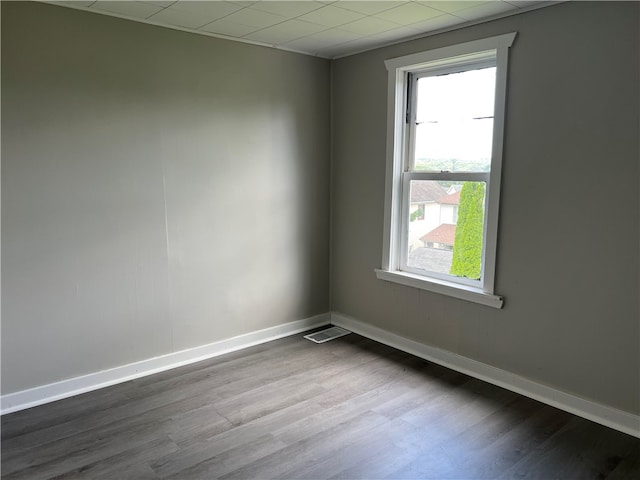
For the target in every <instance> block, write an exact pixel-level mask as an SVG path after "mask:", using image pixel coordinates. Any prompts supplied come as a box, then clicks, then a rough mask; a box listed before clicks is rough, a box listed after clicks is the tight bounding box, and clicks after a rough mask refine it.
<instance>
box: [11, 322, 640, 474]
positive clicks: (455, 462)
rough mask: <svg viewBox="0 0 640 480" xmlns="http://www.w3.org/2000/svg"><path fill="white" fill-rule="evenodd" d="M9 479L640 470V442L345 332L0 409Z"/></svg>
mask: <svg viewBox="0 0 640 480" xmlns="http://www.w3.org/2000/svg"><path fill="white" fill-rule="evenodd" d="M1 455H2V462H1V467H2V478H3V479H7V480H9V479H29V480H37V479H50V478H55V479H60V480H62V479H65V480H70V479H115V480H120V479H210V478H221V479H228V480H231V479H269V478H273V479H330V478H331V479H494V478H495V479H552V478H558V479H572V478H576V479H606V480H620V479H640V439H637V438H634V437H632V436H629V435H626V434H623V433H620V432H617V431H615V430H612V429H609V428H606V427H603V426H601V425H598V424H595V423H593V422H590V421H588V420H585V419H582V418H579V417H576V416H574V415H571V414H569V413H566V412H563V411H560V410H557V409H555V408H552V407H549V406H547V405H544V404H541V403H539V402H536V401H535V400H531V399H529V398H526V397H523V396H521V395H518V394H516V393H513V392H510V391H507V390H504V389H502V388H499V387H496V386H493V385H490V384H488V383H485V382H482V381H480V380H477V379H474V378H471V377H468V376H466V375H463V374H460V373H457V372H454V371H452V370H448V369H446V368H443V367H440V366H438V365H434V364H431V363H429V362H426V361H424V360H421V359H418V358H416V357H413V356H411V355H409V354H405V353H403V352H399V351H397V350H395V349H393V348H390V347H387V346H385V345H381V344H379V343H376V342H373V341H371V340H368V339H365V338H363V337H360V336H358V335H355V334H351V335H348V336H345V337H342V338H339V339H336V340H333V341H331V342H328V343H325V344H320V345H318V344H314V343H311V342H309V341H307V340H304V339H303V338H302V335H295V336H292V337H287V338H283V339H280V340H276V341H274V342H270V343H267V344H262V345H259V346H256V347H252V348H249V349H246V350H243V351H240V352H234V353H231V354H228V355H224V356H221V357H217V358H214V359H211V360H208V361H204V362H199V363H197V364H192V365H187V366H184V367H180V368H177V369H174V370H171V371H168V372H163V373H159V374H156V375H152V376H148V377H145V378H141V379H137V380H133V381H130V382H126V383H123V384H119V385H115V386H113V387H109V388H106V389H102V390H99V391H95V392H91V393H87V394H84V395H79V396H77V397H73V398H69V399H66V400H61V401H58V402H54V403H51V404H48V405H43V406H40V407H36V408H32V409H29V410H24V411H21V412H16V413H13V414H9V415H5V416H3V417H2V443H1Z"/></svg>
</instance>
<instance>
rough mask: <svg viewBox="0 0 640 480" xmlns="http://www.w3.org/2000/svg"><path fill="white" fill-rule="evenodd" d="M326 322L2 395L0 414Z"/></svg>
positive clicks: (309, 321) (314, 320)
mask: <svg viewBox="0 0 640 480" xmlns="http://www.w3.org/2000/svg"><path fill="white" fill-rule="evenodd" d="M329 319H330V315H329V313H324V314H321V315H316V316H314V317H311V318H306V319H304V320H297V321H295V322H290V323H285V324H282V325H277V326H275V327H270V328H265V329H264V330H258V331H257V332H251V333H247V334H244V335H239V336H237V337H232V338H228V339H226V340H221V341H219V342H214V343H209V344H207V345H202V346H200V347H195V348H190V349H187V350H182V351H179V352H174V353H169V354H167V355H162V356H160V357H155V358H150V359H147V360H142V361H140V362H135V363H130V364H128V365H122V366H120V367H115V368H111V369H109V370H103V371H100V372H95V373H90V374H88V375H83V376H81V377H74V378H69V379H67V380H62V381H60V382H55V383H50V384H47V385H42V386H39V387H35V388H30V389H28V390H22V391H20V392H15V393H9V394H7V395H2V396H1V397H0V405H1V410H0V414H1V415H5V414H7V413H12V412H17V411H19V410H24V409H26V408H31V407H35V406H37V405H42V404H45V403H49V402H54V401H56V400H62V399H63V398H68V397H72V396H74V395H79V394H81V393H86V392H90V391H92V390H98V389H99V388H104V387H108V386H110V385H115V384H117V383H122V382H126V381H128V380H133V379H135V378H139V377H144V376H146V375H151V374H153V373H158V372H163V371H165V370H170V369H172V368H176V367H181V366H183V365H188V364H190V363H195V362H199V361H201V360H206V359H209V358H212V357H217V356H219V355H224V354H225V353H230V352H234V351H236V350H241V349H243V348H247V347H251V346H254V345H258V344H261V343H265V342H270V341H272V340H276V339H278V338H282V337H286V336H288V335H294V334H296V333H300V332H304V331H306V330H309V329H312V328H315V327H320V326H323V325H327V324H329Z"/></svg>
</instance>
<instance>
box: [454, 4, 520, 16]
mask: <svg viewBox="0 0 640 480" xmlns="http://www.w3.org/2000/svg"><path fill="white" fill-rule="evenodd" d="M511 10H517V8H516V7H514V6H513V5H510V4H508V3H505V2H489V3H485V4H483V5H478V6H476V7H471V8H465V9H464V10H458V11H457V12H454V15H455V16H456V17H460V18H464V19H465V20H479V19H481V18H486V17H490V16H492V15H498V14H499V13H505V12H508V11H511Z"/></svg>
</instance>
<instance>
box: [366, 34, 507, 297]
mask: <svg viewBox="0 0 640 480" xmlns="http://www.w3.org/2000/svg"><path fill="white" fill-rule="evenodd" d="M515 37H516V33H509V34H505V35H499V36H497V37H490V38H485V39H481V40H475V41H472V42H467V43H463V44H459V45H453V46H450V47H444V48H439V49H435V50H431V51H425V52H420V53H416V54H412V55H407V56H405V57H399V58H394V59H390V60H387V61H385V64H386V66H387V70H388V71H389V97H388V98H389V109H388V112H389V113H388V142H387V159H388V160H387V185H386V189H385V222H384V223H385V235H384V242H383V247H384V249H383V257H382V268H380V269H376V274H377V276H378V278H380V279H383V280H387V281H392V282H396V283H401V284H404V285H409V286H413V287H417V288H421V289H425V290H431V291H434V292H437V293H442V294H445V295H451V296H454V297H457V298H462V299H465V300H470V301H473V302H477V303H481V304H484V305H489V306H493V307H497V308H500V307H501V306H502V303H503V300H502V297H500V296H497V295H495V294H494V292H493V289H494V276H495V260H496V246H497V226H498V221H497V220H498V206H499V194H500V177H501V166H502V138H503V130H504V109H505V100H506V76H507V60H508V49H509V47H510V46H511V45H512V44H513V41H514V39H515ZM474 75H475V76H478V77H477V78H480V77H484V78H485V79H489V81H488V82H483V81H480V80H478V81H476V82H467V86H466V87H463V88H459V89H458V90H459V92H458V94H457V95H453V96H452V95H451V94H448V93H446V92H443V91H439V86H438V83H440V82H444V83H447V82H448V83H455V82H453V79H456V82H457V81H458V80H457V78H459V79H460V80H461V81H462V80H464V78H465V77H467V78H470V77H472V76H474ZM447 77H449V78H447ZM463 83H464V82H463ZM485 84H488V85H490V86H489V87H484V86H483V85H485ZM491 84H493V86H491ZM423 86H424V87H423ZM427 90H428V92H427ZM454 90H455V89H454ZM479 91H481V92H483V93H478V92H479ZM425 92H426V93H425ZM487 92H488V93H487ZM470 96H471V97H479V98H475V99H473V100H470ZM465 98H466V101H465V100H464V99H465ZM458 100H459V102H458V103H459V104H460V106H459V107H458V106H455V108H454V106H453V105H454V102H457V101H458ZM421 102H422V103H421ZM423 104H424V105H428V106H429V107H426V108H422V106H421V105H423ZM442 105H444V107H442ZM447 105H450V106H452V108H450V109H448V110H447V108H446V106H447ZM423 110H424V111H423ZM492 110H493V112H492ZM461 125H463V126H465V125H466V127H465V128H462V129H463V130H464V131H465V132H466V135H465V136H466V138H467V139H475V140H474V142H475V145H474V147H473V148H469V145H470V144H471V143H473V142H470V141H467V142H466V143H465V144H461V142H453V143H452V142H451V141H449V142H447V141H440V140H439V139H443V138H446V137H449V138H451V137H453V138H459V137H460V134H459V133H458V132H459V131H460V129H461V127H460V126H461ZM452 132H453V133H452ZM488 132H490V133H488ZM424 138H426V139H427V143H426V145H425V140H424ZM434 138H435V141H433V140H434ZM429 139H431V140H432V141H431V142H429ZM479 139H481V140H479ZM447 143H448V144H449V145H450V146H449V147H447ZM424 152H427V154H426V155H425V153H424ZM421 182H432V183H436V184H438V185H441V186H451V185H456V186H457V187H456V188H461V186H462V185H465V184H468V183H470V184H472V185H480V184H481V185H482V186H483V193H484V197H483V198H482V202H481V203H482V209H483V211H482V221H481V229H482V243H481V248H482V255H481V268H480V275H479V278H476V277H478V275H477V273H469V274H465V275H464V276H458V275H452V274H451V269H450V271H449V273H446V272H442V271H437V269H436V268H435V267H428V268H424V265H422V264H420V261H419V260H418V259H417V255H416V252H415V251H413V250H412V249H411V247H410V243H411V242H415V236H416V234H415V232H413V231H411V232H410V224H411V223H412V222H416V221H419V220H418V219H419V218H420V221H426V220H427V219H428V218H430V217H429V210H428V209H429V208H430V207H429V204H428V203H426V202H424V207H422V208H423V209H424V210H423V211H421V212H420V213H419V214H417V213H416V211H417V206H416V202H417V200H419V199H416V198H411V192H412V191H415V190H418V189H419V188H420V187H419V185H421ZM414 197H415V195H414ZM431 208H432V207H431ZM446 208H447V211H446V212H444V209H445V207H444V206H443V208H442V210H443V211H442V212H441V213H440V220H439V222H440V223H439V225H442V224H445V223H448V224H450V225H451V224H453V225H456V227H455V228H456V231H457V230H458V228H459V225H460V222H461V217H462V216H463V212H462V211H461V209H460V205H457V206H453V207H452V208H449V207H446ZM423 212H424V218H422V217H423ZM432 213H433V212H432ZM434 215H435V214H434ZM456 217H457V218H456ZM446 219H449V220H446ZM454 219H455V220H454ZM449 222H451V223H449ZM462 222H463V223H464V220H462ZM475 230H476V231H477V230H478V229H477V227H476V229H475ZM434 235H435V237H434V238H431V237H429V238H427V241H428V242H429V244H428V245H427V246H429V247H436V246H437V247H440V249H441V250H446V248H448V247H447V245H448V244H447V243H446V242H435V241H433V240H434V239H438V238H440V239H443V238H444V237H447V238H446V239H448V241H449V242H450V240H451V238H450V237H451V235H452V232H451V228H450V227H443V228H442V229H440V231H436V232H435V233H434ZM438 235H441V236H440V237H438ZM454 235H455V234H454ZM423 236H424V235H423ZM443 236H444V237H443ZM436 244H438V245H436ZM454 245H455V241H454ZM453 248H454V247H453V246H451V249H452V250H453ZM452 263H453V261H452ZM443 269H446V267H443V268H441V270H443ZM454 273H455V272H454Z"/></svg>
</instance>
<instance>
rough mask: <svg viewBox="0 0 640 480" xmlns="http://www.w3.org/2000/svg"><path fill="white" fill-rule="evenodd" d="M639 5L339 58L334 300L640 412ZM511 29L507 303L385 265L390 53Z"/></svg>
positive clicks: (519, 22) (503, 225)
mask: <svg viewBox="0 0 640 480" xmlns="http://www.w3.org/2000/svg"><path fill="white" fill-rule="evenodd" d="M638 10H639V5H638V3H636V2H633V3H631V2H630V3H609V2H577V3H574V2H571V3H566V4H561V5H557V6H552V7H549V8H545V9H542V10H539V11H534V12H530V13H527V14H523V15H518V16H515V17H511V18H506V19H502V20H499V21H494V22H490V23H486V24H483V25H478V26H474V27H471V28H466V29H462V30H458V31H455V32H449V33H446V34H442V35H438V36H434V37H431V38H424V39H420V40H417V41H412V42H408V43H404V44H400V45H396V46H392V47H387V48H383V49H379V50H375V51H372V52H368V53H364V54H360V55H356V56H352V57H348V58H345V59H341V60H339V61H336V62H335V63H334V65H333V67H334V68H333V89H334V113H333V119H332V122H333V124H332V125H333V127H332V128H333V136H334V152H333V165H332V191H333V193H332V286H331V290H332V291H331V295H332V310H334V311H338V312H341V313H344V314H347V315H350V316H353V317H355V318H356V319H359V320H361V321H365V322H369V323H371V324H373V325H375V326H377V327H380V328H383V329H386V330H388V331H391V332H393V333H396V334H398V335H401V336H404V337H408V338H411V339H414V340H417V341H420V342H423V343H425V344H428V345H433V346H436V347H439V348H442V349H446V350H449V351H452V352H455V353H458V354H461V355H464V356H466V357H470V358H472V359H475V360H478V361H481V362H485V363H487V364H490V365H493V366H496V367H499V368H502V369H505V370H507V371H510V372H513V373H516V374H519V375H522V376H524V377H527V378H529V379H531V380H534V381H537V382H540V383H542V384H546V385H550V386H552V387H555V388H558V389H560V390H563V391H567V392H570V393H573V394H577V395H579V396H581V397H584V398H587V399H591V400H594V401H597V402H600V403H603V404H606V405H609V406H612V407H615V408H619V409H622V410H625V411H629V412H632V413H636V414H638V413H640V391H639V390H640V387H639V382H640V352H639V339H640V330H639V312H638V292H639V285H638V273H639V258H638V251H639V249H638V246H639V238H638V228H639V225H638V215H639V208H638V207H639V202H638V198H639V197H638V193H639V188H638V187H639V185H638V179H639V172H638V163H639V151H638V132H639V123H638V110H639V98H638V85H639V84H640V78H639V75H638V58H639V45H640V41H639V40H640V39H639V37H638V23H639V12H638ZM511 31H517V32H518V37H517V38H516V42H515V44H514V46H513V48H512V49H511V55H510V71H509V75H510V78H509V88H508V107H507V117H506V133H505V135H506V141H505V142H506V143H505V150H504V171H503V185H502V187H503V188H502V198H501V200H502V202H501V214H500V229H499V238H498V241H499V245H498V265H497V273H496V291H497V293H498V294H501V295H504V297H505V306H504V309H503V310H495V309H492V308H489V307H484V306H480V305H476V304H473V303H468V302H465V301H462V300H457V299H453V298H449V297H444V296H440V295H437V294H433V293H429V292H425V291H419V290H417V289H413V288H409V287H404V286H401V285H397V284H392V283H388V282H383V281H381V280H377V279H376V277H375V274H374V271H373V269H374V268H376V267H379V266H380V262H381V255H382V230H383V208H384V185H385V183H384V172H385V141H386V88H387V76H386V71H385V67H384V63H383V61H384V60H385V59H387V58H393V57H398V56H402V55H407V54H410V53H415V52H418V51H421V50H426V49H431V48H437V47H441V46H446V45H450V44H454V43H458V42H464V41H469V40H475V39H478V38H482V37H485V36H491V35H497V34H502V33H507V32H511Z"/></svg>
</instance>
